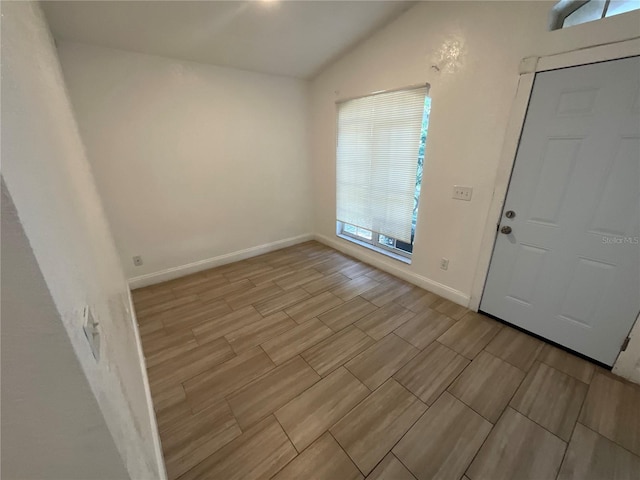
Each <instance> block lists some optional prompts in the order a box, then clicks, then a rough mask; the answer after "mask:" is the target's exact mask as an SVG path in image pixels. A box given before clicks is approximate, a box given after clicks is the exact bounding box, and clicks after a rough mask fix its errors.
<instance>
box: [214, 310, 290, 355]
mask: <svg viewBox="0 0 640 480" xmlns="http://www.w3.org/2000/svg"><path fill="white" fill-rule="evenodd" d="M297 325H298V324H297V323H296V322H294V321H293V320H292V319H291V318H290V317H289V316H288V315H287V314H286V313H284V312H276V313H274V314H271V315H269V316H268V317H265V318H263V319H262V320H260V321H258V322H255V323H250V324H248V325H246V326H244V327H242V328H239V329H237V330H234V331H232V332H230V333H228V334H226V335H225V336H224V338H225V339H226V340H227V341H228V342H229V345H231V348H233V351H234V352H236V354H240V353H242V352H244V351H246V350H249V349H251V348H253V347H257V346H258V345H260V344H262V343H264V342H266V341H267V340H270V339H272V338H274V337H277V336H278V335H280V334H281V333H284V332H286V331H287V330H291V329H292V328H294V327H295V326H297Z"/></svg>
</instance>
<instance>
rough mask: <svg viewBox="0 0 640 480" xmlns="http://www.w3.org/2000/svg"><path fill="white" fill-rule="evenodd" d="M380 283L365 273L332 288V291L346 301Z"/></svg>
mask: <svg viewBox="0 0 640 480" xmlns="http://www.w3.org/2000/svg"><path fill="white" fill-rule="evenodd" d="M378 285H380V284H379V283H378V282H376V281H375V280H373V279H372V278H369V277H367V276H366V275H363V276H361V277H356V278H354V279H352V280H349V281H348V282H345V283H343V284H341V285H338V286H337V287H334V288H332V289H331V290H330V291H331V293H333V294H334V295H336V296H338V297H340V298H341V299H342V300H344V301H345V302H346V301H349V300H352V299H354V298H355V297H357V296H358V295H360V294H362V293H364V292H366V291H367V290H371V289H372V288H375V287H377V286H378Z"/></svg>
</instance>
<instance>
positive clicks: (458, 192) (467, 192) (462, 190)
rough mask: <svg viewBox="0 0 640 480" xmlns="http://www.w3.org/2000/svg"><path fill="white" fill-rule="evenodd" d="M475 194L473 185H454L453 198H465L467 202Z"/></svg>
mask: <svg viewBox="0 0 640 480" xmlns="http://www.w3.org/2000/svg"><path fill="white" fill-rule="evenodd" d="M472 195H473V187H465V186H463V185H454V186H453V198H455V199H456V200H464V201H466V202H470V201H471V196H472Z"/></svg>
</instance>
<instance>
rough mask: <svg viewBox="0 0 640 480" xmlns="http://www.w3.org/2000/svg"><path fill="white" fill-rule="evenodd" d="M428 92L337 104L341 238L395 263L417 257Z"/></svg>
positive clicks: (405, 92)
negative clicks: (415, 249) (416, 245)
mask: <svg viewBox="0 0 640 480" xmlns="http://www.w3.org/2000/svg"><path fill="white" fill-rule="evenodd" d="M427 93H428V87H427V86H422V87H417V88H410V89H405V90H397V91H391V92H383V93H378V94H373V95H369V96H366V97H362V98H357V99H353V100H348V101H344V102H341V103H339V104H338V141H337V151H336V197H337V211H336V222H337V233H338V235H340V236H342V237H343V238H346V239H348V240H354V241H356V243H359V244H361V245H363V246H366V247H369V248H373V249H375V250H377V251H380V252H382V253H387V254H391V256H394V257H396V258H397V257H404V258H408V257H410V256H411V253H412V252H413V241H414V238H415V229H416V222H417V215H418V205H419V201H420V189H421V185H422V170H423V166H424V150H425V145H426V140H427V129H428V126H429V113H430V109H431V99H430V98H429V97H428V96H427Z"/></svg>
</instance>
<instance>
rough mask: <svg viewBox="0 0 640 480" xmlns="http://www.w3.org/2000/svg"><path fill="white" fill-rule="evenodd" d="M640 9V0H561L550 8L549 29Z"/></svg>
mask: <svg viewBox="0 0 640 480" xmlns="http://www.w3.org/2000/svg"><path fill="white" fill-rule="evenodd" d="M633 10H640V0H586V1H585V0H581V1H575V0H561V1H560V2H558V3H557V4H556V5H555V6H554V7H553V10H552V15H551V30H558V29H560V28H567V27H571V26H573V25H580V24H581V23H586V22H592V21H594V20H600V19H601V18H605V17H613V16H614V15H620V14H621V13H627V12H631V11H633Z"/></svg>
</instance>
